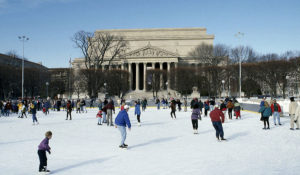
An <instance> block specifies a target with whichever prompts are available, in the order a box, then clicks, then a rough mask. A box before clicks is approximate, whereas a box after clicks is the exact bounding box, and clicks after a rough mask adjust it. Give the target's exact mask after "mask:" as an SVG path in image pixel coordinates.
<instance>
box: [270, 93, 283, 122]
mask: <svg viewBox="0 0 300 175" xmlns="http://www.w3.org/2000/svg"><path fill="white" fill-rule="evenodd" d="M271 109H272V113H273V119H274V125H276V119H277V122H278V125H281V123H280V113H281V107H280V105H279V104H278V103H277V102H276V99H274V100H273V104H272V105H271Z"/></svg>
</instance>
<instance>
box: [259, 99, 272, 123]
mask: <svg viewBox="0 0 300 175" xmlns="http://www.w3.org/2000/svg"><path fill="white" fill-rule="evenodd" d="M259 112H260V113H262V114H263V117H262V118H263V121H264V127H263V129H270V124H269V117H270V116H271V115H272V109H271V107H270V105H269V103H268V102H267V101H265V102H264V106H262V107H261V108H260V109H259ZM266 124H268V127H267V128H266Z"/></svg>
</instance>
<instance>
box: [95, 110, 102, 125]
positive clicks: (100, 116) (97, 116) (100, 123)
mask: <svg viewBox="0 0 300 175" xmlns="http://www.w3.org/2000/svg"><path fill="white" fill-rule="evenodd" d="M96 118H98V125H102V122H101V120H102V110H99V111H98V113H97V115H96Z"/></svg>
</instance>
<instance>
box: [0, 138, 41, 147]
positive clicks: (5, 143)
mask: <svg viewBox="0 0 300 175" xmlns="http://www.w3.org/2000/svg"><path fill="white" fill-rule="evenodd" d="M38 140H39V139H28V140H16V141H10V142H0V146H1V145H7V144H15V143H25V142H33V141H38Z"/></svg>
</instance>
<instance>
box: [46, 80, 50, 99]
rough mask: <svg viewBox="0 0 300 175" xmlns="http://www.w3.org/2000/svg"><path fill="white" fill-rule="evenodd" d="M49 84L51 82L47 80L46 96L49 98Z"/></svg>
mask: <svg viewBox="0 0 300 175" xmlns="http://www.w3.org/2000/svg"><path fill="white" fill-rule="evenodd" d="M48 86H49V82H48V81H47V82H46V98H48Z"/></svg>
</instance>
